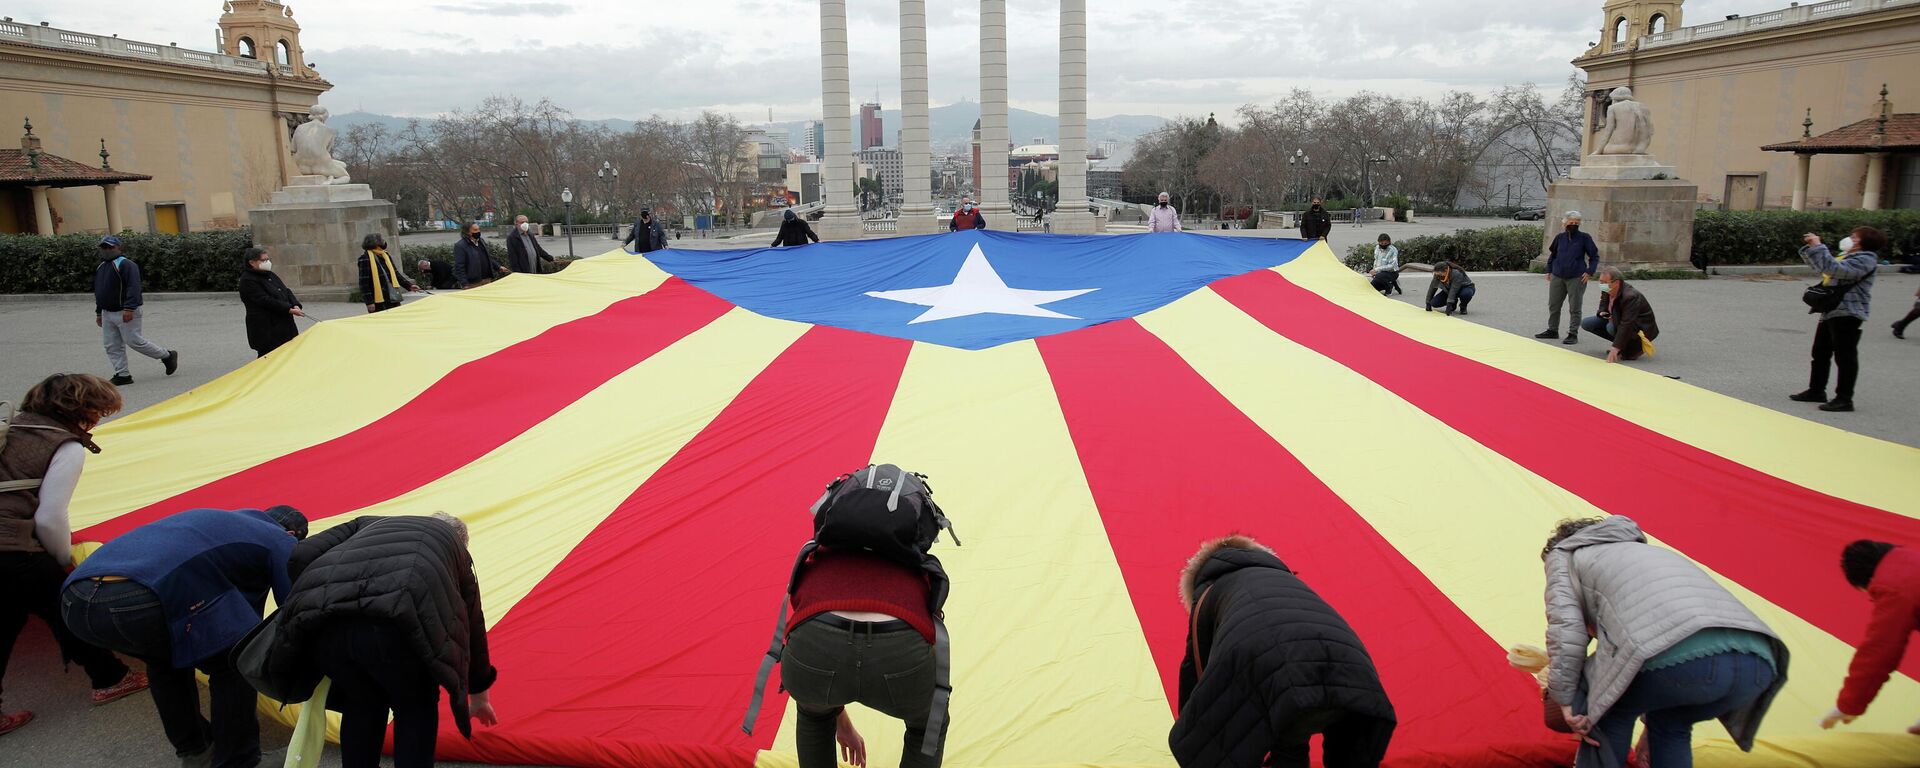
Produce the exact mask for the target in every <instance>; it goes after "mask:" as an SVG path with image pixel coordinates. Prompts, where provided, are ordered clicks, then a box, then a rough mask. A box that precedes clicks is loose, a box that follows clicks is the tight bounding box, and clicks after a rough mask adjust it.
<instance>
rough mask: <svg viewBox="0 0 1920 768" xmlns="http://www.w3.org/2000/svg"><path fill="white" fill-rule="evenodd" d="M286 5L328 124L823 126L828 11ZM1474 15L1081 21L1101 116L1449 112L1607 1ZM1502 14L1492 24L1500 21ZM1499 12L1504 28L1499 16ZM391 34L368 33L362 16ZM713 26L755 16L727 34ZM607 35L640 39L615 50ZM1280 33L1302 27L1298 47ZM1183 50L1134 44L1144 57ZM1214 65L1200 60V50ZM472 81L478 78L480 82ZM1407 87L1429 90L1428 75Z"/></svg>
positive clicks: (168, 27)
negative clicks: (516, 104) (486, 110)
mask: <svg viewBox="0 0 1920 768" xmlns="http://www.w3.org/2000/svg"><path fill="white" fill-rule="evenodd" d="M288 5H289V6H290V7H291V8H292V9H293V11H294V17H295V20H296V21H298V22H299V23H300V24H301V26H302V28H303V29H302V39H303V42H304V46H305V49H306V54H307V60H308V61H309V62H312V63H314V64H315V65H316V69H317V70H318V71H320V73H321V74H322V76H324V77H326V78H327V79H328V80H329V81H331V82H332V83H333V84H334V89H333V90H332V91H331V92H330V93H328V94H327V96H326V97H325V99H324V100H325V102H326V103H327V104H328V105H329V106H330V107H331V108H333V109H334V110H335V111H336V112H351V111H367V112H374V113H380V114H390V115H397V116H404V117H422V116H432V115H438V114H444V113H446V112H448V111H450V110H454V109H461V108H470V107H472V106H474V105H476V104H478V103H479V102H480V101H481V100H482V99H484V98H486V97H487V96H491V95H511V96H518V97H521V98H525V99H530V100H532V99H539V98H548V99H551V100H552V101H553V102H554V103H556V104H558V105H560V106H562V107H564V108H566V109H568V110H570V111H571V112H573V113H574V114H575V115H576V116H578V117H581V118H585V119H603V118H624V119H639V118H644V117H647V116H649V115H654V114H658V115H661V116H664V117H669V118H684V117H688V116H691V115H694V114H698V113H699V112H700V111H702V110H708V109H710V110H714V111H718V112H723V113H728V114H732V115H734V116H736V117H738V118H740V119H741V120H743V121H746V122H760V121H762V120H764V119H765V118H766V117H767V114H768V110H770V109H771V110H772V111H773V118H774V121H775V122H786V121H795V120H803V119H812V118H817V117H818V116H819V114H820V93H819V88H818V86H817V85H815V82H816V80H817V73H818V70H819V32H818V30H819V26H818V19H819V16H818V9H817V5H816V4H815V3H813V2H796V1H793V0H787V1H784V2H783V1H781V0H714V2H711V3H707V4H702V5H701V6H699V7H698V8H693V7H680V6H668V7H653V8H645V9H642V8H640V7H637V6H629V5H626V4H618V3H612V2H599V1H594V2H572V3H563V2H499V1H497V0H445V1H444V2H426V3H416V4H405V5H396V4H393V3H376V2H373V0H328V1H327V2H324V3H322V2H301V1H300V0H294V1H293V2H289V3H288ZM1502 5H1510V6H1511V7H1510V8H1489V7H1488V6H1487V5H1486V4H1484V3H1474V2H1468V1H1467V0H1447V1H1445V2H1425V3H1414V2H1388V3H1381V4H1376V5H1374V6H1369V9H1370V10H1373V11H1374V12H1373V13H1370V14H1354V13H1347V12H1344V11H1341V12H1335V13H1305V12H1302V11H1303V9H1307V8H1308V7H1307V6H1305V5H1304V4H1288V5H1284V6H1275V7H1243V6H1240V5H1237V4H1230V3H1225V2H1215V1H1213V0H1163V1H1162V2H1151V3H1150V2H1145V0H1111V1H1110V2H1107V3H1103V4H1102V5H1101V7H1100V8H1099V9H1098V10H1097V11H1096V12H1095V13H1094V14H1093V15H1092V18H1091V19H1090V25H1091V29H1092V34H1091V35H1090V43H1091V46H1092V52H1091V61H1092V65H1091V70H1090V74H1091V77H1090V82H1089V88H1090V91H1091V93H1090V102H1091V103H1090V105H1089V106H1090V113H1091V115H1092V116H1094V117H1106V116H1112V115H1129V114H1132V115H1156V116H1161V117H1168V118H1172V117H1178V116H1204V115H1206V114H1207V113H1209V112H1212V113H1216V114H1218V115H1219V117H1220V119H1221V120H1222V121H1228V122H1230V121H1232V120H1233V119H1234V118H1233V113H1234V110H1236V109H1237V108H1238V107H1240V106H1242V105H1245V104H1249V103H1266V102H1271V101H1272V100H1274V99H1276V98H1278V97H1280V96H1283V95H1285V94H1286V93H1287V92H1288V91H1290V90H1292V89H1294V88H1308V89H1311V90H1314V91H1315V92H1317V93H1320V94H1322V95H1325V96H1330V97H1335V98H1338V97H1344V96H1347V95H1351V94H1353V93H1358V92H1360V91H1375V92H1381V93H1391V94H1395V95H1401V96H1425V97H1432V96H1437V95H1439V94H1441V93H1444V92H1446V91H1449V90H1469V91H1475V92H1482V93H1484V92H1487V91H1491V90H1492V89H1495V88H1498V87H1499V86H1501V85H1508V84H1519V83H1523V82H1532V83H1534V84H1535V85H1538V86H1540V87H1542V88H1544V89H1548V90H1557V89H1558V88H1559V87H1560V85H1561V83H1562V82H1563V81H1564V80H1565V78H1566V77H1567V76H1568V75H1570V74H1572V73H1573V72H1574V69H1573V67H1572V66H1571V65H1570V64H1568V62H1569V61H1570V60H1571V59H1573V58H1574V57H1575V56H1577V55H1579V54H1580V53H1581V52H1582V51H1583V50H1584V49H1585V44H1586V43H1588V42H1591V41H1594V40H1596V39H1597V38H1598V37H1599V34H1600V31H1599V22H1600V6H1601V3H1600V2H1599V0H1563V2H1559V3H1555V4H1553V5H1552V7H1548V8H1541V7H1537V6H1529V5H1523V4H1520V3H1511V4H1502ZM1775 6H1780V7H1785V3H1784V2H1771V1H1769V0H1695V1H1694V2H1692V3H1689V4H1688V7H1687V9H1686V10H1687V17H1688V20H1689V21H1692V22H1698V21H1699V20H1702V19H1713V18H1717V17H1718V16H1719V15H1722V14H1724V13H1755V12H1761V11H1767V10H1772V9H1774V7H1775ZM1057 9H1058V6H1057V4H1053V3H1047V4H1032V5H1025V4H1016V5H1015V6H1014V7H1012V8H1010V9H1009V26H1010V28H1012V29H1014V30H1016V33H1015V35H1014V37H1013V39H1011V40H1010V41H1009V56H1010V64H1011V68H1012V78H1011V81H1012V82H1011V88H1012V93H1011V103H1012V105H1013V106H1015V107H1020V108H1024V109H1029V110H1033V111H1037V112H1041V113H1045V114H1052V113H1053V111H1054V109H1053V104H1054V102H1055V101H1056V100H1057V95H1058V94H1057V88H1058V80H1057V71H1058V62H1057V58H1056V57H1057V46H1056V43H1055V29H1056V25H1057ZM928 10H929V19H928V22H929V25H930V28H929V42H930V44H931V48H932V71H933V78H932V84H931V85H932V103H934V104H936V105H941V104H953V103H957V102H961V101H965V100H969V99H977V97H978V87H979V82H978V57H979V53H978V43H979V41H978V36H977V33H976V31H975V30H976V23H977V22H976V19H977V5H975V4H965V3H962V4H947V5H932V6H930V7H929V9H928ZM1509 11H1510V12H1511V15H1510V16H1509V17H1508V18H1505V19H1501V18H1499V16H1500V15H1501V14H1502V13H1506V12H1509ZM13 13H15V14H16V16H15V18H16V20H19V21H24V22H28V23H38V22H41V21H46V22H49V23H50V24H51V25H52V26H55V27H60V28H63V29H72V30H76V31H82V32H87V33H93V34H118V35H119V36H120V37H123V38H127V39H131V40H141V41H145V42H157V43H178V44H180V45H181V46H182V47H187V48H194V49H201V50H207V49H211V48H212V47H213V39H214V32H213V30H214V22H215V19H216V18H217V17H218V16H219V13H220V3H219V2H216V1H214V0H157V1H156V2H152V3H148V4H144V5H143V6H141V12H140V13H139V14H137V15H129V14H128V13H127V8H126V7H125V6H124V5H121V4H118V3H114V2H110V1H109V0H79V1H78V2H75V1H74V0H25V2H21V3H19V4H17V5H16V6H15V9H14V11H13ZM849 14H850V17H849V23H850V25H851V27H852V29H851V36H852V43H853V61H852V73H853V81H854V88H853V90H854V94H855V95H856V97H857V98H864V97H865V96H864V94H871V93H874V92H875V91H878V92H879V93H880V96H881V99H882V103H889V102H897V100H898V95H899V68H898V59H897V54H898V48H899V32H898V26H897V24H898V18H897V15H896V14H897V11H896V10H895V5H894V4H892V3H884V2H877V1H872V2H854V3H850V4H849ZM1490 16H1491V17H1492V18H1490ZM375 17H377V18H380V19H381V20H382V22H383V23H382V24H381V25H380V26H379V28H378V30H377V31H376V32H372V33H370V32H369V30H368V27H367V24H366V23H365V20H366V19H368V18H375ZM716 18H727V19H746V20H747V21H746V22H744V23H742V22H733V23H731V24H729V25H727V26H724V27H720V28H716V27H715V26H714V24H713V22H712V21H711V20H712V19H716ZM608 30H616V31H618V30H633V31H634V32H633V34H632V35H631V36H630V37H622V38H618V39H616V40H614V41H610V42H603V40H604V38H606V36H607V31H608ZM1287 30H1295V33H1294V34H1288V33H1287ZM1168 40H1180V41H1181V42H1182V44H1181V45H1179V46H1177V47H1176V46H1171V45H1169V46H1165V47H1164V48H1153V49H1147V48H1142V47H1141V46H1140V43H1141V42H1143V41H1155V42H1160V41H1168ZM1196 50H1200V51H1206V52H1207V53H1208V56H1206V57H1200V56H1194V55H1193V54H1192V52H1193V51H1196ZM476 73H478V74H479V76H478V77H476V76H475V74H476ZM1409 73H1418V75H1417V76H1415V75H1411V74H1409Z"/></svg>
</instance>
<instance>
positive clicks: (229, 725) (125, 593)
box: [60, 579, 260, 768]
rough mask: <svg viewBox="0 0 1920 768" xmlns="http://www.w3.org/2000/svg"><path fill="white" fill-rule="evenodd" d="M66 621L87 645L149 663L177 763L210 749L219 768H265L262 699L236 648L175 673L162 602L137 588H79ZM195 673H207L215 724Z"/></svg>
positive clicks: (151, 686)
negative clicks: (243, 672)
mask: <svg viewBox="0 0 1920 768" xmlns="http://www.w3.org/2000/svg"><path fill="white" fill-rule="evenodd" d="M60 613H61V617H62V620H63V621H65V622H66V625H67V627H68V628H70V629H72V630H73V633H74V634H75V635H78V636H79V637H80V638H81V639H83V640H86V641H87V642H89V643H94V644H96V645H99V646H100V647H103V648H111V649H113V650H116V651H119V652H121V653H124V654H127V655H128V656H132V657H134V658H136V659H140V660H141V661H144V662H146V664H147V680H148V685H147V692H148V693H149V694H152V696H153V706H154V708H155V709H156V710H158V711H159V713H160V729H161V730H162V731H164V732H165V733H166V734H167V742H168V743H169V744H172V745H173V752H174V754H175V755H177V756H179V757H187V756H189V755H198V754H200V753H202V752H206V751H207V749H208V748H209V747H211V748H212V749H213V765H214V766H215V768H252V767H253V766H255V765H259V764H260V720H259V718H258V717H257V716H256V715H255V714H254V703H255V701H257V700H258V698H259V697H258V695H257V694H255V693H254V692H253V686H251V685H248V684H247V680H246V678H243V677H241V676H240V671H239V670H237V669H235V668H234V666H233V658H232V657H233V654H232V650H233V649H232V648H226V649H222V650H221V651H220V652H219V653H215V654H213V655H212V656H208V657H207V658H204V659H201V660H199V661H198V662H195V663H194V664H193V665H192V666H187V667H176V666H174V665H173V632H172V630H171V629H169V628H168V626H167V614H166V612H165V611H164V610H162V608H161V606H160V596H159V595H157V594H154V592H153V590H151V589H148V588H146V587H144V586H141V585H140V584H136V583H134V582H131V581H112V582H101V581H95V580H93V579H84V580H81V581H77V582H74V584H73V586H70V587H67V589H66V591H65V592H63V593H61V595H60ZM196 668H198V669H199V670H200V671H203V672H206V673H207V688H208V690H209V691H210V693H211V695H212V698H213V702H212V710H213V722H211V723H209V722H208V721H207V719H206V718H204V717H201V716H200V684H199V682H198V681H196V680H194V677H193V671H194V669H196Z"/></svg>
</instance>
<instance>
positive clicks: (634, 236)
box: [620, 208, 667, 253]
mask: <svg viewBox="0 0 1920 768" xmlns="http://www.w3.org/2000/svg"><path fill="white" fill-rule="evenodd" d="M628 243H632V244H633V250H634V252H635V253H652V252H654V251H657V250H660V249H662V248H665V247H667V228H666V227H664V226H661V224H660V220H659V219H656V218H654V217H653V209H651V208H642V209H640V220H639V221H636V222H634V223H633V229H632V230H630V231H629V232H627V239H625V240H622V241H620V245H621V246H622V247H625V246H626V245H627V244H628Z"/></svg>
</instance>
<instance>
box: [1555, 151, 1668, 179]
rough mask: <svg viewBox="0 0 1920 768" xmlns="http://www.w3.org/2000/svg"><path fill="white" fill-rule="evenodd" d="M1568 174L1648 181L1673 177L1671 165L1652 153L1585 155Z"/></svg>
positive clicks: (1574, 176) (1575, 176)
mask: <svg viewBox="0 0 1920 768" xmlns="http://www.w3.org/2000/svg"><path fill="white" fill-rule="evenodd" d="M1568 176H1570V177H1572V178H1575V179H1583V180H1585V179H1593V180H1612V181H1649V180H1660V179H1671V178H1674V174H1673V166H1671V165H1661V164H1660V161H1658V160H1655V159H1653V155H1587V156H1586V158H1585V159H1583V160H1581V161H1580V165H1579V166H1578V167H1575V168H1574V169H1573V170H1572V171H1571V172H1570V173H1568Z"/></svg>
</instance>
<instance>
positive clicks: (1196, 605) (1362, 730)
mask: <svg viewBox="0 0 1920 768" xmlns="http://www.w3.org/2000/svg"><path fill="white" fill-rule="evenodd" d="M1180 597H1181V599H1182V600H1183V601H1184V602H1185V603H1186V606H1187V610H1188V612H1189V623H1188V637H1187V650H1186V657H1185V658H1184V659H1182V660H1181V662H1180V716H1179V719H1178V720H1177V721H1175V722H1174V725H1173V731H1172V733H1170V734H1169V735H1168V737H1167V743H1168V745H1169V746H1171V747H1172V749H1173V756H1174V759H1175V760H1177V761H1179V763H1180V765H1182V766H1187V768H1198V767H1199V766H1205V767H1206V768H1255V767H1256V766H1259V765H1261V764H1262V761H1263V760H1265V759H1266V758H1267V756H1268V755H1271V756H1272V760H1271V762H1267V763H1266V764H1267V765H1272V766H1276V767H1277V768H1294V767H1295V766H1298V768H1306V766H1307V765H1309V760H1308V754H1307V740H1308V738H1310V737H1312V736H1313V735H1314V734H1316V733H1318V734H1323V735H1324V738H1323V740H1322V751H1323V755H1322V757H1323V760H1324V764H1325V765H1326V766H1327V768H1356V767H1360V766H1364V767H1367V768H1371V767H1372V766H1378V765H1379V764H1380V761H1381V759H1382V758H1384V757H1385V756H1386V753H1387V743H1388V742H1389V741H1390V740H1391V739H1392V738H1393V729H1394V725H1395V723H1396V720H1395V717H1394V713H1393V704H1392V703H1390V702H1389V701H1388V700H1387V692H1386V689H1384V688H1382V687H1381V685H1380V678H1379V675H1378V674H1377V673H1376V672H1375V671H1374V667H1373V659H1372V658H1371V657H1369V656H1368V655H1367V649H1366V647H1365V646H1364V645H1362V644H1361V643H1360V638H1359V637H1358V636H1357V635H1355V634H1354V631H1353V628H1352V627H1349V626H1347V622H1346V620H1345V619H1342V618H1340V614H1339V613H1337V612H1335V611H1334V610H1333V608H1332V607H1331V606H1329V605H1327V604H1326V602H1325V601H1323V600H1321V599H1320V596H1319V595H1317V594H1314V591H1313V590H1312V589H1310V588H1308V587H1307V584H1306V582H1304V581H1301V580H1300V577H1298V576H1295V575H1294V574H1293V571H1291V570H1289V569H1288V568H1287V566H1286V564H1285V563H1282V562H1280V558H1279V557H1277V556H1275V555H1274V553H1273V550H1271V549H1268V548H1266V547H1265V546H1262V545H1261V544H1260V543H1259V542H1257V541H1254V540H1253V539H1251V538H1248V537H1245V536H1228V537H1226V538H1223V539H1217V540H1215V541H1210V542H1207V543H1206V544H1204V545H1202V546H1201V547H1200V551H1199V552H1198V553H1196V554H1195V555H1194V556H1193V559H1192V560H1190V561H1188V562H1187V567H1186V569H1185V570H1183V571H1181V573H1180ZM1209 672H1211V673H1212V674H1208V673H1209Z"/></svg>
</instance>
